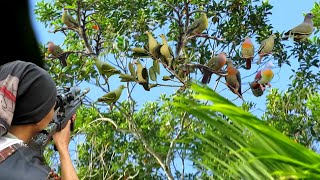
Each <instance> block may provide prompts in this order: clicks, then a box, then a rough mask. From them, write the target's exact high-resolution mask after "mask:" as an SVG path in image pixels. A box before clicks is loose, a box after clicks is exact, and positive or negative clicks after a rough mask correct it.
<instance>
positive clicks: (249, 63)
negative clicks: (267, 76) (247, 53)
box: [246, 58, 253, 70]
mask: <svg viewBox="0 0 320 180" xmlns="http://www.w3.org/2000/svg"><path fill="white" fill-rule="evenodd" d="M252 59H253V58H246V69H247V70H249V69H251V61H252Z"/></svg>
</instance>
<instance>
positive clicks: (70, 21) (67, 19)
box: [61, 9, 79, 28]
mask: <svg viewBox="0 0 320 180" xmlns="http://www.w3.org/2000/svg"><path fill="white" fill-rule="evenodd" d="M61 20H62V22H63V24H65V25H67V26H68V27H69V28H76V27H79V24H78V22H77V21H76V20H75V19H74V18H73V17H72V16H70V15H69V14H68V10H67V9H64V10H63V13H62V17H61Z"/></svg>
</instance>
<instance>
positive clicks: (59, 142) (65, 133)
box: [52, 114, 76, 152]
mask: <svg viewBox="0 0 320 180" xmlns="http://www.w3.org/2000/svg"><path fill="white" fill-rule="evenodd" d="M75 119H76V114H74V115H73V116H72V118H71V119H70V120H69V121H68V123H67V125H66V127H64V128H63V129H62V130H61V131H58V132H56V133H54V134H53V135H52V138H53V141H54V144H55V145H56V148H57V150H58V151H59V152H61V151H69V143H70V134H71V133H70V124H71V121H72V122H74V121H75Z"/></svg>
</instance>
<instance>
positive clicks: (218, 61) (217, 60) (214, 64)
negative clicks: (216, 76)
mask: <svg viewBox="0 0 320 180" xmlns="http://www.w3.org/2000/svg"><path fill="white" fill-rule="evenodd" d="M226 62H227V54H226V53H225V52H221V53H219V54H218V56H213V57H212V58H211V59H210V60H209V61H208V62H207V64H206V65H205V66H207V67H208V68H210V69H212V70H214V71H219V70H220V69H221V68H222V67H223V66H224V65H225V64H226ZM211 75H212V72H210V71H206V70H205V71H204V74H203V78H202V81H201V82H202V84H208V83H209V82H210V79H211Z"/></svg>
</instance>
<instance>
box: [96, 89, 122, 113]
mask: <svg viewBox="0 0 320 180" xmlns="http://www.w3.org/2000/svg"><path fill="white" fill-rule="evenodd" d="M124 88H126V87H125V86H124V85H120V86H119V87H118V88H117V89H115V90H113V91H110V92H108V93H107V94H105V95H103V96H102V97H100V98H98V102H105V103H107V104H108V105H109V106H110V108H111V109H112V107H113V104H114V103H116V102H117V101H118V100H119V98H120V96H121V94H122V90H123V89H124Z"/></svg>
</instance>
